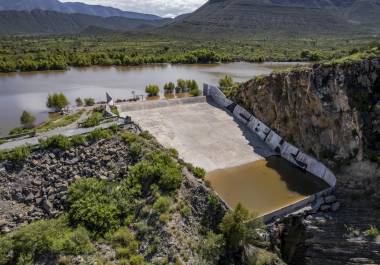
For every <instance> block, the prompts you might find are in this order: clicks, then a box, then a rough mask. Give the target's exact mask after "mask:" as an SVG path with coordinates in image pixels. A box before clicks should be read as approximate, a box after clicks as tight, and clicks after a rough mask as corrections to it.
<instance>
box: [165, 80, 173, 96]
mask: <svg viewBox="0 0 380 265" xmlns="http://www.w3.org/2000/svg"><path fill="white" fill-rule="evenodd" d="M174 89H175V84H174V83H173V82H169V83H166V84H165V85H164V91H165V94H173V92H174Z"/></svg>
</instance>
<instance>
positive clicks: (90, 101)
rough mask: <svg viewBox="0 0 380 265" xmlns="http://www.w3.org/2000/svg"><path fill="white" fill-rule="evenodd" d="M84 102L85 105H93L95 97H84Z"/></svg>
mask: <svg viewBox="0 0 380 265" xmlns="http://www.w3.org/2000/svg"><path fill="white" fill-rule="evenodd" d="M84 104H85V106H86V107H91V106H94V105H95V99H93V98H85V99H84Z"/></svg>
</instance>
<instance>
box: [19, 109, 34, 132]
mask: <svg viewBox="0 0 380 265" xmlns="http://www.w3.org/2000/svg"><path fill="white" fill-rule="evenodd" d="M35 121H36V117H34V116H33V115H32V114H31V113H29V112H27V111H25V110H24V111H23V112H22V115H21V117H20V122H21V124H22V125H23V126H24V128H28V129H30V128H33V127H34V122H35Z"/></svg>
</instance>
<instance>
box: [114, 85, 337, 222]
mask: <svg viewBox="0 0 380 265" xmlns="http://www.w3.org/2000/svg"><path fill="white" fill-rule="evenodd" d="M215 89H216V90H214V91H216V95H217V96H210V90H209V89H205V91H204V94H205V95H207V97H206V96H200V97H194V98H182V99H171V100H157V101H149V102H148V101H146V102H133V103H132V102H128V103H123V104H120V105H118V108H119V112H120V113H121V116H124V117H126V116H129V117H131V119H132V120H133V121H134V122H135V123H137V124H139V125H140V126H141V128H142V129H143V130H147V131H149V132H150V133H151V134H152V135H154V136H155V137H156V138H157V140H158V141H159V142H160V143H161V144H162V145H163V146H165V147H167V148H175V149H176V150H177V151H178V153H179V156H180V157H181V158H182V159H184V160H185V161H186V162H190V163H192V164H193V165H195V166H198V167H202V168H204V169H205V170H206V172H207V174H206V180H207V181H208V182H209V183H210V184H211V186H212V187H213V189H214V190H215V191H216V193H218V195H219V196H220V197H221V198H222V199H223V200H224V202H225V203H226V204H227V205H228V206H230V207H231V208H233V207H235V206H236V205H237V203H239V202H240V203H242V204H243V205H244V206H245V207H246V208H248V209H249V210H250V211H251V212H253V213H256V214H258V215H259V216H263V217H264V216H265V217H267V219H268V220H269V219H271V218H274V217H275V216H276V214H274V213H278V214H280V215H282V214H283V213H285V212H288V211H291V210H297V209H298V208H300V207H301V206H304V204H306V203H309V202H312V201H314V200H315V194H321V193H323V192H325V191H326V190H329V187H330V186H334V185H335V183H328V181H327V182H326V179H327V178H326V179H324V178H319V177H316V176H315V174H314V172H310V170H309V172H308V170H306V168H301V167H300V165H299V164H295V163H292V162H290V161H289V159H284V158H283V154H282V152H281V150H280V149H279V148H277V147H276V148H273V146H271V145H270V144H268V142H266V141H265V140H267V139H268V136H269V132H270V131H268V130H266V133H267V135H266V136H265V140H263V139H264V137H263V135H260V133H261V132H262V131H261V130H257V132H256V133H252V128H251V127H250V126H247V122H245V123H244V120H242V118H241V117H245V116H244V115H240V114H241V113H240V112H239V115H236V109H239V108H238V106H236V104H235V105H233V107H234V108H233V109H232V110H233V111H232V112H231V109H229V108H226V107H227V106H230V105H231V104H233V103H231V102H228V100H227V99H226V98H223V97H221V95H219V94H218V93H219V92H220V91H219V90H217V88H215ZM211 91H212V90H211ZM220 93H221V92H220ZM224 103H226V104H225V105H226V107H224V108H223V106H222V104H224ZM247 115H248V114H247ZM249 118H250V117H249V116H248V119H249ZM261 126H262V128H263V129H264V130H265V126H264V124H262V125H261ZM270 136H271V137H270V139H273V140H274V138H275V137H274V136H273V133H272V134H271V135H270ZM279 142H281V143H282V145H283V146H285V145H284V143H285V142H284V141H283V140H281V139H280V141H279ZM287 148H290V146H288V147H287ZM289 150H290V149H289ZM297 150H298V149H297ZM293 151H294V150H293ZM298 153H300V152H298ZM297 155H298V154H297ZM291 157H293V156H291ZM304 158H306V159H308V157H306V156H304ZM310 161H314V160H310ZM302 166H304V165H302ZM313 168H314V167H313ZM317 168H318V170H320V168H319V167H317ZM313 170H314V169H313ZM323 170H325V169H324V168H323ZM326 170H327V169H326ZM326 170H325V171H323V175H325V174H326V172H328V175H330V173H329V171H326ZM317 174H319V173H317ZM321 174H322V173H321ZM331 175H332V173H331ZM332 184H333V185H332Z"/></svg>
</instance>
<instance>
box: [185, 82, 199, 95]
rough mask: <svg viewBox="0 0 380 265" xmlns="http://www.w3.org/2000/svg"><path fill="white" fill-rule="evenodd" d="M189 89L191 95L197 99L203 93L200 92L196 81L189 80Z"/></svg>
mask: <svg viewBox="0 0 380 265" xmlns="http://www.w3.org/2000/svg"><path fill="white" fill-rule="evenodd" d="M187 82H188V84H187V86H188V88H189V90H190V95H192V96H194V97H197V96H199V95H200V94H201V91H200V90H199V86H198V83H197V82H196V81H195V80H188V81H187Z"/></svg>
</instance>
